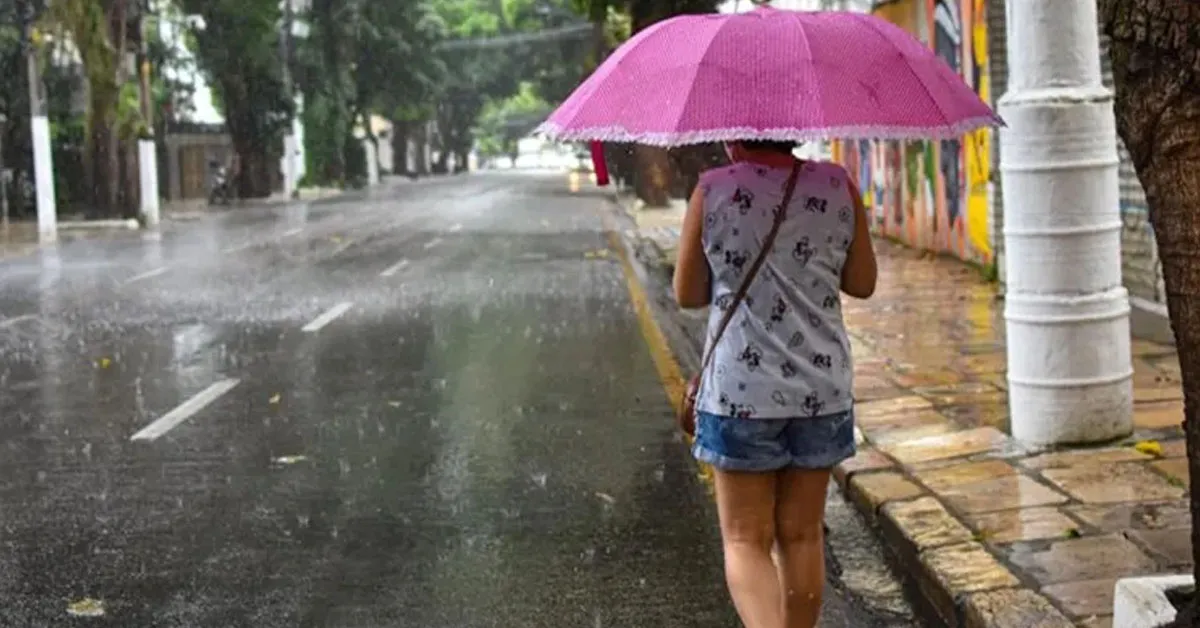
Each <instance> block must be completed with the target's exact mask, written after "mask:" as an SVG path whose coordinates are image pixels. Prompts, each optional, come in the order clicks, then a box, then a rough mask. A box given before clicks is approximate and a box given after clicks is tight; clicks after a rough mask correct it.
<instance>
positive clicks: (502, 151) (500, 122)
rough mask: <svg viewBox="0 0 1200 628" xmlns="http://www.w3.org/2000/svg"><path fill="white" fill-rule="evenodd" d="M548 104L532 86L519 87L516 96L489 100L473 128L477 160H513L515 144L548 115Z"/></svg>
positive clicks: (526, 83) (523, 84)
mask: <svg viewBox="0 0 1200 628" xmlns="http://www.w3.org/2000/svg"><path fill="white" fill-rule="evenodd" d="M550 111H551V109H550V104H549V103H547V102H546V101H545V100H544V99H542V97H541V95H539V94H538V93H537V90H536V89H535V87H534V84H533V83H532V82H529V81H526V82H524V83H521V86H520V88H519V89H518V90H517V93H516V94H513V95H512V96H509V97H508V98H503V99H496V100H490V101H488V103H487V104H485V105H484V107H483V112H482V113H481V114H480V116H479V123H478V126H477V127H476V128H475V136H476V141H477V143H478V147H479V155H480V156H481V157H485V158H489V157H500V156H504V157H508V158H510V159H512V160H513V161H516V159H517V142H518V141H519V140H520V139H521V138H522V137H525V136H526V135H528V134H529V132H530V131H532V130H533V128H534V127H535V126H536V125H537V124H538V123H539V122H541V121H542V120H543V119H544V118H545V117H546V116H547V115H549V114H550Z"/></svg>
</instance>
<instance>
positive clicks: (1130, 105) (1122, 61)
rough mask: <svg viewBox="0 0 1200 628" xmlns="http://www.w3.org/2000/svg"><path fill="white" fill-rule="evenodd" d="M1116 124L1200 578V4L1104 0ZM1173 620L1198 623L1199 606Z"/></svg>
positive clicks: (1180, 0) (1177, 0) (1184, 0)
mask: <svg viewBox="0 0 1200 628" xmlns="http://www.w3.org/2000/svg"><path fill="white" fill-rule="evenodd" d="M1098 6H1099V9H1100V16H1101V21H1102V23H1103V25H1104V31H1105V33H1106V34H1107V35H1108V37H1109V38H1110V39H1111V48H1110V54H1111V57H1112V66H1113V80H1114V83H1115V86H1116V104H1115V110H1116V118H1117V131H1118V132H1119V134H1120V136H1121V139H1122V140H1123V141H1124V142H1125V147H1126V148H1127V149H1128V150H1129V155H1130V157H1131V158H1132V160H1133V165H1134V168H1135V169H1136V171H1137V175H1138V178H1139V179H1140V180H1141V183H1142V187H1144V188H1145V191H1146V204H1147V205H1148V206H1149V208H1150V221H1151V223H1152V224H1153V227H1154V235H1155V237H1156V238H1157V239H1158V251H1159V258H1160V259H1161V260H1162V267H1163V279H1164V281H1165V283H1166V292H1167V306H1168V308H1169V310H1170V316H1171V326H1172V327H1173V328H1174V330H1175V340H1176V344H1177V346H1178V350H1179V365H1180V369H1181V371H1182V377H1183V393H1184V416H1183V417H1182V418H1183V427H1184V431H1185V433H1186V435H1187V453H1188V467H1189V471H1190V473H1191V477H1192V478H1193V480H1192V484H1191V487H1192V488H1191V508H1192V556H1193V564H1194V565H1195V569H1197V571H1196V574H1197V576H1198V579H1200V481H1198V480H1200V2H1196V1H1195V0H1099V4H1098ZM1175 625H1176V626H1181V627H1182V626H1188V627H1200V607H1197V606H1196V605H1195V604H1194V603H1193V606H1192V608H1191V609H1190V610H1189V611H1187V612H1185V613H1182V614H1181V616H1180V618H1179V619H1178V621H1177V622H1176V624H1175Z"/></svg>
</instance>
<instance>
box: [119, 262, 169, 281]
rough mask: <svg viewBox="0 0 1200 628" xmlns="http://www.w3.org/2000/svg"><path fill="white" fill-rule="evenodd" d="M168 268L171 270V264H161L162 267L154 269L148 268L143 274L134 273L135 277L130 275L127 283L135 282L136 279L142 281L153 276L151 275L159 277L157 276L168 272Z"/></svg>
mask: <svg viewBox="0 0 1200 628" xmlns="http://www.w3.org/2000/svg"><path fill="white" fill-rule="evenodd" d="M168 270H171V267H170V266H160V267H158V268H155V269H154V270H148V271H146V272H144V273H142V274H140V275H134V276H133V277H130V278H129V279H126V280H125V283H127V284H131V283H133V282H135V281H141V280H143V279H149V278H151V277H157V276H159V275H161V274H163V273H165V272H167V271H168Z"/></svg>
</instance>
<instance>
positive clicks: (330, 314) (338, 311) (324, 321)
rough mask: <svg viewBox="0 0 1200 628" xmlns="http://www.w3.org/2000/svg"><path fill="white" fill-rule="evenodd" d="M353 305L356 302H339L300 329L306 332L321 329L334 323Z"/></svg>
mask: <svg viewBox="0 0 1200 628" xmlns="http://www.w3.org/2000/svg"><path fill="white" fill-rule="evenodd" d="M353 306H354V304H353V303H349V302H343V303H338V304H337V305H335V306H333V307H331V308H329V309H328V310H325V312H324V313H322V314H321V315H320V316H318V317H316V318H314V319H312V321H311V322H309V324H307V325H305V326H304V327H302V328H301V329H300V331H302V332H305V333H312V332H315V331H320V330H321V328H322V327H324V326H326V325H328V324H330V323H332V322H333V321H334V320H336V319H337V317H339V316H341V315H342V314H345V313H346V312H347V311H349V310H350V308H351V307H353Z"/></svg>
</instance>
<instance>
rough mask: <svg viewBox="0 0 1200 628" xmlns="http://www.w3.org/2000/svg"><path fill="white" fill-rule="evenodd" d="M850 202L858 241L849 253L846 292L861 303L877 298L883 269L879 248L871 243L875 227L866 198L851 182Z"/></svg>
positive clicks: (844, 270)
mask: <svg viewBox="0 0 1200 628" xmlns="http://www.w3.org/2000/svg"><path fill="white" fill-rule="evenodd" d="M847 188H848V189H849V191H850V198H851V199H853V201H854V239H853V240H851V241H850V250H848V251H847V252H846V263H845V264H844V265H843V266H842V292H845V293H846V294H848V295H850V296H852V297H858V298H859V299H866V298H869V297H870V296H871V295H872V294H875V283H876V280H877V279H878V278H879V266H878V262H877V261H876V260H875V246H874V244H872V243H871V223H870V222H868V218H867V210H866V207H864V206H863V200H862V194H860V193H859V191H858V186H856V185H854V183H853V182H849V181H848V182H847Z"/></svg>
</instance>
